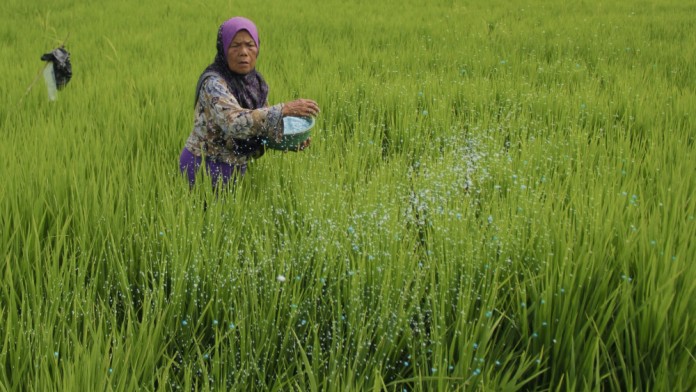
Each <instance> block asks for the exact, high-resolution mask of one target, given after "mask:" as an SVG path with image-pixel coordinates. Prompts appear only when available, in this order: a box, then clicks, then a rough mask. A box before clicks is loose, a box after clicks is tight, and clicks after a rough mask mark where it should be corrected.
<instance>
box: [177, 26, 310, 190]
mask: <svg viewBox="0 0 696 392" xmlns="http://www.w3.org/2000/svg"><path fill="white" fill-rule="evenodd" d="M258 54H259V35H258V31H257V29H256V26H255V25H254V23H253V22H252V21H250V20H249V19H246V18H242V17H235V18H232V19H229V20H227V21H226V22H224V23H223V24H222V25H221V26H220V29H219V30H218V35H217V54H216V56H215V60H214V61H213V63H212V64H210V65H209V66H208V67H207V68H206V69H205V71H204V72H203V74H201V76H200V78H199V79H198V85H197V86H196V102H195V119H194V123H193V130H192V131H191V134H190V135H189V137H188V139H187V140H186V145H185V147H184V149H183V151H182V152H181V156H180V157H179V168H180V170H181V172H182V173H185V174H186V176H187V177H188V180H189V184H190V185H191V186H193V185H194V183H195V177H196V173H197V172H198V170H199V168H200V167H201V166H203V160H204V159H205V167H206V168H207V171H208V174H209V175H210V177H211V179H212V181H213V184H214V185H218V183H220V182H222V184H227V183H228V182H229V181H230V180H232V181H234V178H235V176H236V175H243V174H244V172H245V171H246V167H247V162H248V161H249V159H251V158H259V157H260V156H261V155H263V153H264V146H263V142H262V141H263V139H272V140H276V141H279V140H280V138H281V137H282V135H283V117H285V116H304V117H313V116H316V115H317V114H318V113H319V106H318V105H317V103H316V102H315V101H313V100H311V99H297V100H295V101H291V102H286V103H279V104H276V105H273V106H269V105H268V101H267V98H268V85H267V84H266V82H265V81H264V79H263V77H262V76H261V74H260V73H258V72H257V71H256V58H257V56H258ZM308 145H309V140H307V141H306V142H305V143H303V144H302V145H301V146H300V148H299V149H300V150H303V149H304V148H306V147H307V146H308Z"/></svg>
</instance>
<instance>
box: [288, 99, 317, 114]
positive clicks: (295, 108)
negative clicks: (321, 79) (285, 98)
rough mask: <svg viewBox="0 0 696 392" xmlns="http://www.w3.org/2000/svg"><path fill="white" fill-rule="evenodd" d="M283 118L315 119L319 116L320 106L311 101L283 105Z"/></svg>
mask: <svg viewBox="0 0 696 392" xmlns="http://www.w3.org/2000/svg"><path fill="white" fill-rule="evenodd" d="M282 114H283V117H287V116H295V117H315V116H316V115H317V114H319V105H318V104H317V103H316V102H315V101H313V100H311V99H304V98H300V99H296V100H294V101H290V102H286V103H285V104H283V111H282Z"/></svg>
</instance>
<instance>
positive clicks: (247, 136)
mask: <svg viewBox="0 0 696 392" xmlns="http://www.w3.org/2000/svg"><path fill="white" fill-rule="evenodd" d="M282 109H283V104H282V103H281V104H277V105H273V106H268V104H266V106H265V107H263V108H260V109H255V110H251V109H244V108H242V107H241V106H240V105H239V102H237V99H236V98H235V97H234V96H233V95H232V93H231V92H230V90H229V89H228V88H227V84H226V83H225V81H224V80H223V79H222V78H221V77H219V76H216V75H213V76H210V77H208V78H206V79H205V81H203V84H202V85H201V91H200V96H199V98H198V102H197V103H196V109H195V118H194V122H193V130H192V131H191V134H190V135H189V137H188V139H187V140H186V149H188V150H189V151H191V153H192V154H193V155H195V156H198V157H201V156H204V155H205V157H206V158H208V159H213V160H215V161H216V162H224V163H227V164H231V165H243V164H245V163H246V162H247V161H248V160H249V158H257V157H260V156H261V155H263V147H262V146H261V145H260V143H258V140H259V138H268V139H272V140H276V141H279V140H280V138H281V136H282V135H283V116H282V114H281V111H282ZM254 140H256V141H257V143H253V141H254ZM249 141H252V144H251V145H252V146H256V147H254V148H253V151H250V152H246V153H240V149H243V147H244V145H245V143H247V142H249Z"/></svg>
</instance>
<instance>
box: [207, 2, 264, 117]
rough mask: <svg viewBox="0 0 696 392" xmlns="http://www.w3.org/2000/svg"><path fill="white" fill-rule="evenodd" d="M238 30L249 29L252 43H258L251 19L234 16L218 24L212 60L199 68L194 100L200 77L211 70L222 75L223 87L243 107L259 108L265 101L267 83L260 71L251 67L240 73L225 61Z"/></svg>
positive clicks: (257, 34) (257, 45) (254, 26)
mask: <svg viewBox="0 0 696 392" xmlns="http://www.w3.org/2000/svg"><path fill="white" fill-rule="evenodd" d="M241 30H246V31H247V32H249V35H251V38H252V39H253V40H254V42H255V43H256V47H257V48H258V47H259V33H258V30H257V29H256V25H254V22H252V21H250V20H249V19H247V18H243V17H241V16H237V17H234V18H232V19H228V20H227V21H225V22H224V23H223V24H221V25H220V28H219V29H218V35H217V53H216V55H215V60H214V61H213V63H212V64H210V65H209V66H208V67H207V68H206V69H205V71H203V74H201V76H200V78H199V79H198V85H197V86H196V101H195V102H194V104H195V103H196V102H198V96H199V95H200V90H201V86H202V85H203V81H204V80H205V79H206V78H207V77H209V76H211V75H212V74H216V75H218V76H220V77H222V78H223V79H224V80H225V82H227V87H228V88H229V89H230V91H231V92H232V95H234V97H235V98H236V99H237V102H239V104H240V105H241V106H242V107H243V108H245V109H259V108H262V107H263V106H264V105H265V104H266V99H267V98H268V84H266V81H265V80H264V79H263V77H262V76H261V74H260V73H258V72H257V71H256V70H255V69H254V70H252V71H251V72H249V73H248V74H246V75H241V74H238V73H234V72H232V71H231V70H230V68H229V66H228V65H227V49H228V48H229V46H230V43H231V42H232V39H233V38H234V36H235V35H236V34H237V33H238V32H239V31H241Z"/></svg>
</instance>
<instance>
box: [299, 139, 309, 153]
mask: <svg viewBox="0 0 696 392" xmlns="http://www.w3.org/2000/svg"><path fill="white" fill-rule="evenodd" d="M310 144H312V138H311V137H309V138H307V140H305V141H303V142H302V143H301V144H300V146H299V147H297V151H303V150H304V149H305V148H307V147H309V145H310Z"/></svg>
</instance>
